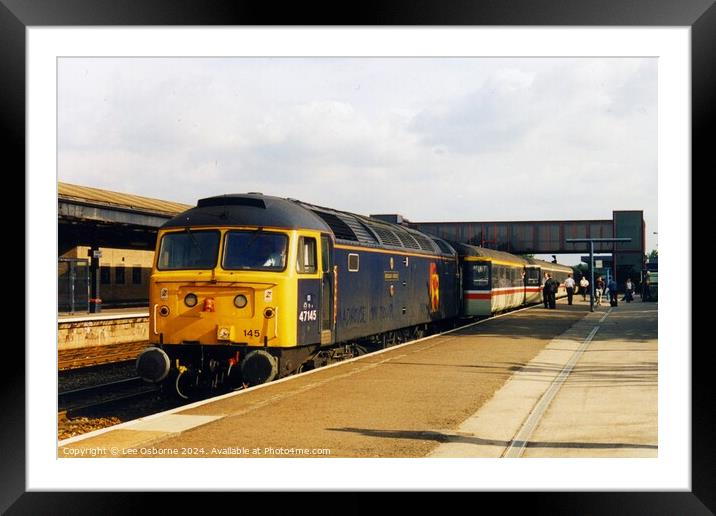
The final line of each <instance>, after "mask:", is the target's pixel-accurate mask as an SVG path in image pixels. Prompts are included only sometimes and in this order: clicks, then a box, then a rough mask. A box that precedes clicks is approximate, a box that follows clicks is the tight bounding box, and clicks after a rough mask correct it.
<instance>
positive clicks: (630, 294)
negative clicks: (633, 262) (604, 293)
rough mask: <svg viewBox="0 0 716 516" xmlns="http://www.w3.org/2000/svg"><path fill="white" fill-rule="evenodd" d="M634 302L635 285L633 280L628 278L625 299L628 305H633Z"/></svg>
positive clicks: (625, 285) (625, 284) (625, 286)
mask: <svg viewBox="0 0 716 516" xmlns="http://www.w3.org/2000/svg"><path fill="white" fill-rule="evenodd" d="M633 300H634V284H633V283H632V282H631V278H627V280H626V283H624V299H623V300H622V301H626V302H627V303H631V302H632V301H633Z"/></svg>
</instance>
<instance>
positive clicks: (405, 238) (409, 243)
mask: <svg viewBox="0 0 716 516" xmlns="http://www.w3.org/2000/svg"><path fill="white" fill-rule="evenodd" d="M393 233H395V234H396V235H397V237H398V238H399V239H400V241H401V242H402V243H403V246H404V247H408V248H410V249H420V245H419V244H418V242H417V241H416V240H415V239H414V238H413V236H412V235H411V234H410V233H408V232H407V231H401V230H400V229H397V228H396V229H394V230H393Z"/></svg>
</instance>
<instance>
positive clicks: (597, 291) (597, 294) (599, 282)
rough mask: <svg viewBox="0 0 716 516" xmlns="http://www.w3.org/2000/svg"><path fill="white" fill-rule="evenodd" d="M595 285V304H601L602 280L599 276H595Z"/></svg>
mask: <svg viewBox="0 0 716 516" xmlns="http://www.w3.org/2000/svg"><path fill="white" fill-rule="evenodd" d="M595 286H596V288H595V289H594V297H595V299H596V305H597V306H602V294H604V280H603V279H602V277H601V276H599V277H598V278H597V281H596V283H595Z"/></svg>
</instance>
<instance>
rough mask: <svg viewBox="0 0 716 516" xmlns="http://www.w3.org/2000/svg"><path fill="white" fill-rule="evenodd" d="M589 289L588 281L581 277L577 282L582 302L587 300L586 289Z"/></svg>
mask: <svg viewBox="0 0 716 516" xmlns="http://www.w3.org/2000/svg"><path fill="white" fill-rule="evenodd" d="M588 288H589V281H588V280H587V277H586V276H582V279H581V280H579V291H580V292H581V293H582V301H586V300H587V289H588Z"/></svg>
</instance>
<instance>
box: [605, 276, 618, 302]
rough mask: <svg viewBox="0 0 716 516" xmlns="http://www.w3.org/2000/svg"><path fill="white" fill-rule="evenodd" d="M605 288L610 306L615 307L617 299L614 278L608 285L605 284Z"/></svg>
mask: <svg viewBox="0 0 716 516" xmlns="http://www.w3.org/2000/svg"><path fill="white" fill-rule="evenodd" d="M607 288H608V289H609V303H610V304H612V303H614V304H613V305H612V306H616V304H615V303H616V302H617V299H618V296H617V282H616V281H614V278H612V279H610V280H609V283H608V284H607Z"/></svg>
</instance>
